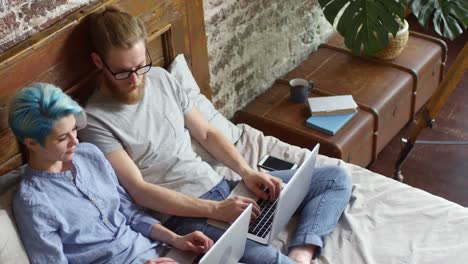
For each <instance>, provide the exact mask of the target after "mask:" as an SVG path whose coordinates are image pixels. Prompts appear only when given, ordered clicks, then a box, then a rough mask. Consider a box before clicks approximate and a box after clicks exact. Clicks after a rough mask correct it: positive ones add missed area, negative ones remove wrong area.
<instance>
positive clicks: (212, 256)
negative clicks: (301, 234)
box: [166, 205, 252, 264]
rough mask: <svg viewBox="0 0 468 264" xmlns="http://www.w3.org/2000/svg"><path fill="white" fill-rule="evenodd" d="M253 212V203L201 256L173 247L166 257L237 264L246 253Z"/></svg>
mask: <svg viewBox="0 0 468 264" xmlns="http://www.w3.org/2000/svg"><path fill="white" fill-rule="evenodd" d="M251 214H252V205H249V206H248V207H247V208H246V209H245V210H244V211H243V212H242V214H241V215H240V216H239V217H238V218H237V219H236V221H234V223H232V224H231V225H230V226H229V228H228V229H227V230H226V231H225V232H224V233H223V235H222V236H221V237H220V238H219V239H218V240H217V241H216V243H214V245H213V246H212V247H211V248H210V250H208V252H206V253H205V254H204V255H203V256H202V257H201V258H199V257H197V256H196V255H195V253H193V252H189V251H182V250H179V249H171V251H169V253H168V254H167V255H166V257H169V258H172V259H174V260H175V261H177V262H178V263H199V264H213V263H223V264H224V263H226V264H237V263H238V261H239V260H240V259H241V258H242V256H243V255H244V250H245V243H246V242H247V230H248V228H249V222H250V215H251Z"/></svg>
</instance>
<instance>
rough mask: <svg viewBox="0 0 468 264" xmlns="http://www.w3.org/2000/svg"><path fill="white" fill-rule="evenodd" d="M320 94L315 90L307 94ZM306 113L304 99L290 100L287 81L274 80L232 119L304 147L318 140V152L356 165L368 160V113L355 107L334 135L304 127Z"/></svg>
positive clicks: (370, 136) (370, 140)
mask: <svg viewBox="0 0 468 264" xmlns="http://www.w3.org/2000/svg"><path fill="white" fill-rule="evenodd" d="M322 95H323V93H319V91H318V90H317V91H315V92H313V93H312V95H311V96H322ZM309 116H310V110H309V107H308V105H307V103H301V104H298V103H293V102H291V101H290V100H289V85H288V84H287V82H286V81H283V80H278V81H277V82H276V83H275V84H274V85H273V86H272V87H271V89H269V90H268V91H267V92H265V93H264V94H262V95H260V96H259V97H257V98H256V99H255V100H254V101H252V102H251V103H250V104H248V105H247V106H246V107H245V108H244V109H243V110H240V111H237V113H236V115H235V122H236V123H246V124H249V125H250V126H252V127H255V128H257V129H259V130H261V131H263V133H264V134H265V135H270V136H274V137H277V138H279V139H280V140H283V141H285V142H288V143H290V144H293V145H297V146H300V147H304V148H308V149H312V148H313V147H314V146H315V144H317V143H320V153H321V154H323V155H327V156H329V157H336V158H341V159H343V160H345V161H347V162H351V163H354V164H357V165H360V166H366V165H367V164H369V163H370V162H371V161H372V143H373V132H372V131H373V117H372V114H370V113H368V112H366V111H363V110H361V109H359V110H358V113H357V114H356V115H355V116H354V117H353V118H352V119H351V120H350V121H349V122H348V123H347V124H345V125H344V126H343V127H342V128H341V129H340V130H339V131H338V133H337V134H335V135H334V136H329V135H327V134H325V133H321V132H319V131H316V130H314V129H311V128H309V127H307V126H306V125H305V120H306V119H307V118H308V117H309Z"/></svg>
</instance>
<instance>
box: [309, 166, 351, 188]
mask: <svg viewBox="0 0 468 264" xmlns="http://www.w3.org/2000/svg"><path fill="white" fill-rule="evenodd" d="M316 172H317V174H319V175H320V177H321V178H322V180H331V181H333V182H334V187H335V188H338V189H345V190H348V191H349V192H351V186H352V182H351V175H350V174H349V172H348V171H347V170H346V169H345V168H343V167H340V166H323V167H318V168H317V171H316Z"/></svg>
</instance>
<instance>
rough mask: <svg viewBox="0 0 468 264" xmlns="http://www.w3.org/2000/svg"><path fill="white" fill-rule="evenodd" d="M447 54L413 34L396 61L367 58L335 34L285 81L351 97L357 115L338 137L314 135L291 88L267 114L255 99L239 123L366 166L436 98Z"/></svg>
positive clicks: (441, 45) (239, 116)
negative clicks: (298, 80)
mask: <svg viewBox="0 0 468 264" xmlns="http://www.w3.org/2000/svg"><path fill="white" fill-rule="evenodd" d="M446 52H447V50H446V46H445V44H444V43H443V42H442V41H440V40H438V39H435V38H432V37H429V36H426V35H422V34H419V33H413V32H411V33H410V38H409V40H408V44H407V47H406V48H405V50H404V51H403V53H402V54H400V56H398V57H397V58H396V59H394V60H391V61H383V60H378V59H373V58H363V57H357V56H353V55H352V54H350V52H349V51H348V50H347V49H345V48H344V46H343V44H342V38H341V36H339V35H335V36H333V37H332V38H331V39H330V40H329V41H328V42H327V43H326V44H323V45H321V46H320V47H319V49H318V50H317V51H316V52H314V53H312V55H311V56H310V57H309V58H308V59H306V60H305V61H304V62H303V63H302V64H300V65H299V66H298V67H296V68H295V69H293V70H292V71H291V72H290V73H288V74H287V75H286V76H285V78H284V79H285V80H289V79H292V78H304V79H308V80H312V81H313V82H314V83H315V85H316V94H318V95H344V94H352V95H353V98H354V100H355V101H356V102H357V103H358V105H359V107H360V109H359V113H358V115H356V116H355V117H353V119H352V120H351V121H350V122H349V123H347V124H346V125H345V126H344V127H343V128H342V129H341V130H340V131H339V132H338V133H337V134H336V135H334V136H328V135H325V134H323V133H321V132H318V131H315V130H313V132H310V131H311V130H312V129H310V128H307V127H305V125H304V120H305V119H306V118H307V117H308V116H309V115H310V114H309V113H308V112H307V105H306V104H303V105H302V106H300V107H299V106H297V105H296V106H295V107H294V106H289V108H288V104H291V105H293V104H292V103H290V102H288V100H287V97H288V94H287V91H288V90H287V87H283V90H282V91H283V93H281V94H280V95H278V96H279V97H277V98H275V99H273V98H271V100H276V101H275V102H276V103H275V102H272V103H271V105H269V106H268V107H263V108H264V109H263V110H259V109H255V108H256V107H257V108H258V107H259V105H261V104H259V102H257V101H259V100H263V104H264V102H265V100H266V99H265V98H263V97H262V96H261V97H259V98H258V99H256V100H254V102H252V103H251V104H250V105H249V106H247V107H246V108H245V109H244V110H242V111H239V112H238V113H237V115H236V121H237V122H246V123H249V124H250V125H252V126H254V127H256V128H258V129H260V130H262V131H264V132H265V133H266V134H270V135H273V136H276V137H278V138H280V139H282V140H284V141H287V142H289V143H293V144H297V145H300V146H303V147H309V148H310V147H311V146H312V144H313V143H314V142H320V143H321V144H322V147H321V150H322V151H321V153H323V154H326V155H329V156H333V157H337V158H342V159H344V160H345V161H348V162H352V163H355V164H358V165H361V166H367V165H368V164H369V163H370V162H371V161H373V160H374V159H375V158H376V157H377V154H378V153H379V152H380V151H381V150H382V149H383V148H384V147H385V145H386V144H387V143H388V142H389V141H390V140H391V139H392V138H393V137H394V136H395V135H396V134H397V133H398V132H399V131H400V130H401V129H402V128H403V127H404V126H405V125H406V124H407V123H408V122H409V121H411V120H412V118H413V117H414V115H415V113H416V112H417V111H418V110H419V109H420V108H421V107H422V105H423V104H424V103H425V102H426V101H427V100H428V99H429V98H430V96H431V95H432V94H433V93H434V91H435V90H436V88H437V86H438V84H439V83H440V81H441V78H442V74H443V71H444V66H445V60H446ZM281 85H283V86H286V84H285V82H284V81H280V82H277V83H276V84H275V85H274V87H273V88H272V89H275V87H276V86H281ZM276 89H280V88H278V87H277V88H276ZM268 93H269V92H267V94H268ZM268 96H269V97H271V96H272V95H268ZM268 96H267V97H268ZM281 96H283V97H281ZM261 98H263V99H261ZM267 108H268V109H267ZM296 108H300V109H301V110H300V111H301V113H295V111H299V110H297V109H296ZM291 119H297V120H295V121H294V124H295V125H294V126H293V125H292V123H291V121H288V120H291ZM286 126H289V129H285V127H286ZM302 126H304V127H302ZM280 127H282V128H283V129H280ZM302 130H303V131H306V132H307V131H308V132H309V133H306V134H307V136H306V137H305V138H304V135H303V136H302V138H301V136H300V135H299V134H300V133H299V134H298V131H302ZM288 133H289V134H290V135H287V134H288Z"/></svg>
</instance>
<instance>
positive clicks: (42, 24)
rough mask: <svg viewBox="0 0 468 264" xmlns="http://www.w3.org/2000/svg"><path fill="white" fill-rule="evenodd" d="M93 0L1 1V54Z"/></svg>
mask: <svg viewBox="0 0 468 264" xmlns="http://www.w3.org/2000/svg"><path fill="white" fill-rule="evenodd" d="M89 2H91V0H53V1H51V0H0V52H3V51H4V50H6V49H8V48H10V47H11V46H13V45H15V44H16V43H19V42H21V41H22V40H25V39H26V38H28V37H30V36H31V35H33V34H34V33H36V32H38V31H41V30H43V29H44V28H47V27H48V26H50V25H52V24H54V23H55V22H57V21H58V20H59V19H60V18H62V17H64V16H66V15H67V14H69V13H70V12H72V11H74V10H76V9H77V8H79V7H80V6H83V5H85V4H88V3H89Z"/></svg>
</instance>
